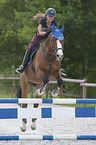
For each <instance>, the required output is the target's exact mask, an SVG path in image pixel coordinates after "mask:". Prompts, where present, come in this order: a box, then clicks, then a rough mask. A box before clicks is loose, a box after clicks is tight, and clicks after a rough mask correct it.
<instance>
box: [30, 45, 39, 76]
mask: <svg viewBox="0 0 96 145" xmlns="http://www.w3.org/2000/svg"><path fill="white" fill-rule="evenodd" d="M39 47H40V46H38V47H35V50H34V51H33V52H32V54H31V56H30V60H29V62H28V64H30V66H31V69H32V70H33V72H34V73H35V74H36V72H35V68H34V66H33V63H32V60H33V57H34V55H35V53H36V52H37V50H38V49H39Z"/></svg>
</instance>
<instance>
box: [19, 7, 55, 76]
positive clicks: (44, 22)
mask: <svg viewBox="0 0 96 145" xmlns="http://www.w3.org/2000/svg"><path fill="white" fill-rule="evenodd" d="M55 16H56V11H55V10H54V9H53V8H48V9H47V10H46V13H45V14H42V13H40V12H39V13H37V14H36V15H35V16H34V17H33V18H34V19H37V18H41V19H40V20H39V22H38V23H39V25H38V28H37V30H36V33H35V34H34V37H33V39H32V41H31V43H30V45H29V47H28V49H27V50H26V53H25V56H24V59H23V62H22V65H21V66H20V67H19V68H17V69H16V72H18V73H23V71H24V69H25V67H26V65H27V63H28V61H29V60H30V55H31V53H32V49H33V47H36V46H37V45H38V44H39V42H40V41H41V40H43V39H45V38H46V36H48V33H47V32H42V31H41V29H42V28H48V27H49V26H52V25H53V24H54V25H55V26H56V27H58V25H57V22H56V20H55V19H54V17H55Z"/></svg>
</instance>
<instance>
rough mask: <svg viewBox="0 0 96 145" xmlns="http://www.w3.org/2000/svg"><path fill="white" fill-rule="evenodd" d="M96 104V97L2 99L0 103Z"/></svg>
mask: <svg viewBox="0 0 96 145" xmlns="http://www.w3.org/2000/svg"><path fill="white" fill-rule="evenodd" d="M2 103H4V104H7V103H8V104H9V103H10V104H20V103H26V104H35V103H39V104H96V99H38V98H37V99H28V98H27V99H24V98H22V99H15V98H14V99H0V104H2Z"/></svg>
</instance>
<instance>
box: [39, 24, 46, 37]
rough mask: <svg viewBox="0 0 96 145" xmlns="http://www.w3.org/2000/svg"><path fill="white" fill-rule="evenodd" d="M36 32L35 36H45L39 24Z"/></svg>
mask: <svg viewBox="0 0 96 145" xmlns="http://www.w3.org/2000/svg"><path fill="white" fill-rule="evenodd" d="M37 29H38V31H37V35H45V34H46V33H47V32H42V31H41V30H42V25H41V24H39V25H38V28H37Z"/></svg>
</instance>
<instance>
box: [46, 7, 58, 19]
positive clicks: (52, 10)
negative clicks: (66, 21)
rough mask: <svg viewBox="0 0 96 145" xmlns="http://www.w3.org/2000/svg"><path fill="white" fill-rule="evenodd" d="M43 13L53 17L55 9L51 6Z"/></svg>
mask: <svg viewBox="0 0 96 145" xmlns="http://www.w3.org/2000/svg"><path fill="white" fill-rule="evenodd" d="M45 14H46V15H48V16H52V17H55V16H56V11H55V10H54V9H53V8H49V9H47V10H46V13H45Z"/></svg>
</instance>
